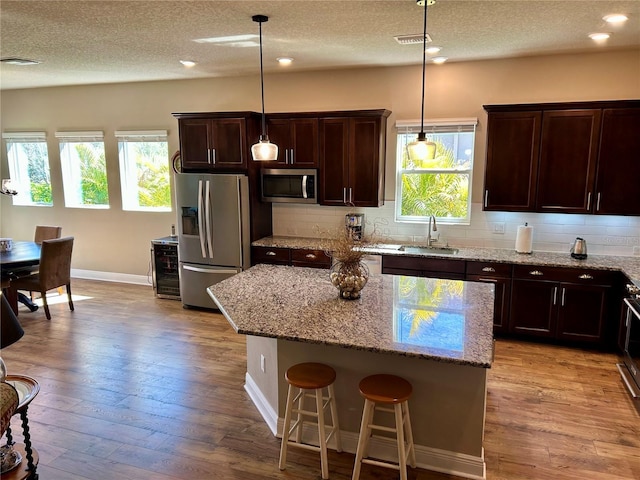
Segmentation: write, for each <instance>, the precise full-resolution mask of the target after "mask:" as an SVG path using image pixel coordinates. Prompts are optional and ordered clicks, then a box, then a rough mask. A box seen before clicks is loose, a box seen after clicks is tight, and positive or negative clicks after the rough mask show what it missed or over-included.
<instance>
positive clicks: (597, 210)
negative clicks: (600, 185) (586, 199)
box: [596, 192, 600, 212]
mask: <svg viewBox="0 0 640 480" xmlns="http://www.w3.org/2000/svg"><path fill="white" fill-rule="evenodd" d="M599 211H600V192H598V199H597V200H596V212H599Z"/></svg>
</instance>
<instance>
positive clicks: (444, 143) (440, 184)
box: [396, 119, 477, 224]
mask: <svg viewBox="0 0 640 480" xmlns="http://www.w3.org/2000/svg"><path fill="white" fill-rule="evenodd" d="M476 124H477V120H476V119H460V120H442V121H438V122H431V123H430V122H425V132H426V134H427V138H428V139H429V140H430V141H432V142H434V143H435V144H436V155H435V158H434V159H432V160H424V161H422V162H419V163H417V164H416V163H413V162H412V161H411V160H410V159H409V156H408V154H407V144H409V143H411V142H412V141H414V140H415V139H416V138H417V135H418V132H419V130H420V126H419V125H418V124H415V125H413V123H411V122H398V123H397V124H396V126H397V127H398V136H397V156H396V166H397V167H396V221H398V222H408V223H426V222H428V221H429V217H430V216H431V215H433V216H434V217H436V219H437V220H438V221H440V222H442V223H449V224H469V222H470V212H471V183H472V173H473V152H474V142H475V126H476Z"/></svg>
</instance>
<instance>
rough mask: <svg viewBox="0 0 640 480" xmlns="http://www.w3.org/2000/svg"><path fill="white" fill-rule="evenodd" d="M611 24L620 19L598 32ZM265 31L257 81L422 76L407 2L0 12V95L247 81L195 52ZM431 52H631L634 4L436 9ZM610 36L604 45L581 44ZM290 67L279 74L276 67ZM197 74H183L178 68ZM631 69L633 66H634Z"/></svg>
mask: <svg viewBox="0 0 640 480" xmlns="http://www.w3.org/2000/svg"><path fill="white" fill-rule="evenodd" d="M609 13H625V14H627V15H628V16H629V21H627V22H626V23H625V24H624V25H623V26H622V27H618V28H615V27H612V26H609V25H606V24H605V22H604V21H603V20H602V17H603V16H604V15H606V14H609ZM255 14H264V15H268V16H269V21H268V22H267V23H265V24H263V42H264V66H265V71H266V72H269V71H277V70H282V69H283V68H288V69H289V70H292V71H295V70H318V69H328V68H345V67H352V66H358V67H365V66H386V65H408V64H419V63H421V61H422V53H421V49H420V45H399V44H398V43H397V42H396V41H395V40H394V38H393V37H394V36H396V35H406V34H420V33H421V32H422V9H421V7H418V6H416V3H415V0H390V1H378V0H368V1H359V0H325V1H318V0H312V1H311V0H297V1H243V0H236V1H205V0H200V1H170V0H166V1H165V0H157V1H99V0H93V1H87V0H78V1H77V0H66V1H53V0H52V1H49V0H47V1H31V0H22V1H12V0H2V1H0V35H1V36H0V42H1V43H0V54H1V56H2V58H6V57H20V58H26V59H32V60H39V61H41V62H42V63H41V64H39V65H34V66H16V65H8V64H4V63H3V64H2V66H1V67H0V68H1V70H0V87H1V88H2V89H15V88H30V87H43V86H58V85H79V84H95V83H113V82H132V81H148V80H166V79H185V78H202V77H214V76H229V75H238V74H240V75H242V74H256V73H257V72H258V68H259V66H258V65H259V64H258V48H257V43H254V44H253V46H249V47H241V46H233V45H231V44H228V43H219V44H212V43H196V42H194V41H193V40H194V39H199V38H208V37H220V36H232V35H254V38H253V40H254V42H255V41H257V34H258V24H257V23H254V22H253V21H252V20H251V16H252V15H255ZM428 14H429V17H428V31H429V34H430V36H431V37H432V39H433V42H432V43H433V45H438V46H440V47H442V52H441V55H443V56H446V57H448V58H449V62H457V61H469V60H481V59H492V58H504V57H517V56H530V55H540V54H553V53H565V52H584V51H603V50H606V49H622V48H630V47H634V46H635V47H637V46H640V0H632V1H608V0H592V1H582V0H562V1H554V0H528V1H524V0H497V1H494V0H468V1H465V0H438V1H437V3H436V4H435V5H434V6H432V7H429V10H428ZM603 30H604V31H608V32H612V33H613V35H612V36H611V38H610V39H609V40H608V41H607V42H606V44H604V45H598V44H596V43H595V42H593V41H592V40H591V39H589V38H588V37H587V34H589V33H592V32H595V31H603ZM280 56H291V57H293V58H294V63H293V64H292V65H291V66H289V67H281V66H279V65H278V64H277V63H276V61H275V59H276V57H280ZM184 59H189V60H194V61H196V62H198V64H197V65H196V66H195V67H193V68H191V69H186V68H185V67H183V66H182V65H181V64H180V63H179V60H184ZM639 68H640V58H639Z"/></svg>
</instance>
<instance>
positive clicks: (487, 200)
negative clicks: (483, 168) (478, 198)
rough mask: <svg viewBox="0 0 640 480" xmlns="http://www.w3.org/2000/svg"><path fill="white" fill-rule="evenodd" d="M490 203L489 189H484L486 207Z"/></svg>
mask: <svg viewBox="0 0 640 480" xmlns="http://www.w3.org/2000/svg"><path fill="white" fill-rule="evenodd" d="M488 204H489V190H485V191H484V207H485V208H487V205H488Z"/></svg>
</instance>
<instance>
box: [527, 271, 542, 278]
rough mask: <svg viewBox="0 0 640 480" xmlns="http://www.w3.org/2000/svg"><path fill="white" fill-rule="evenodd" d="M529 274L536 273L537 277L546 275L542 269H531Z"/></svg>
mask: <svg viewBox="0 0 640 480" xmlns="http://www.w3.org/2000/svg"><path fill="white" fill-rule="evenodd" d="M529 275H535V276H536V277H541V276H542V275H544V273H542V272H541V271H540V270H531V271H530V272H529Z"/></svg>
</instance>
